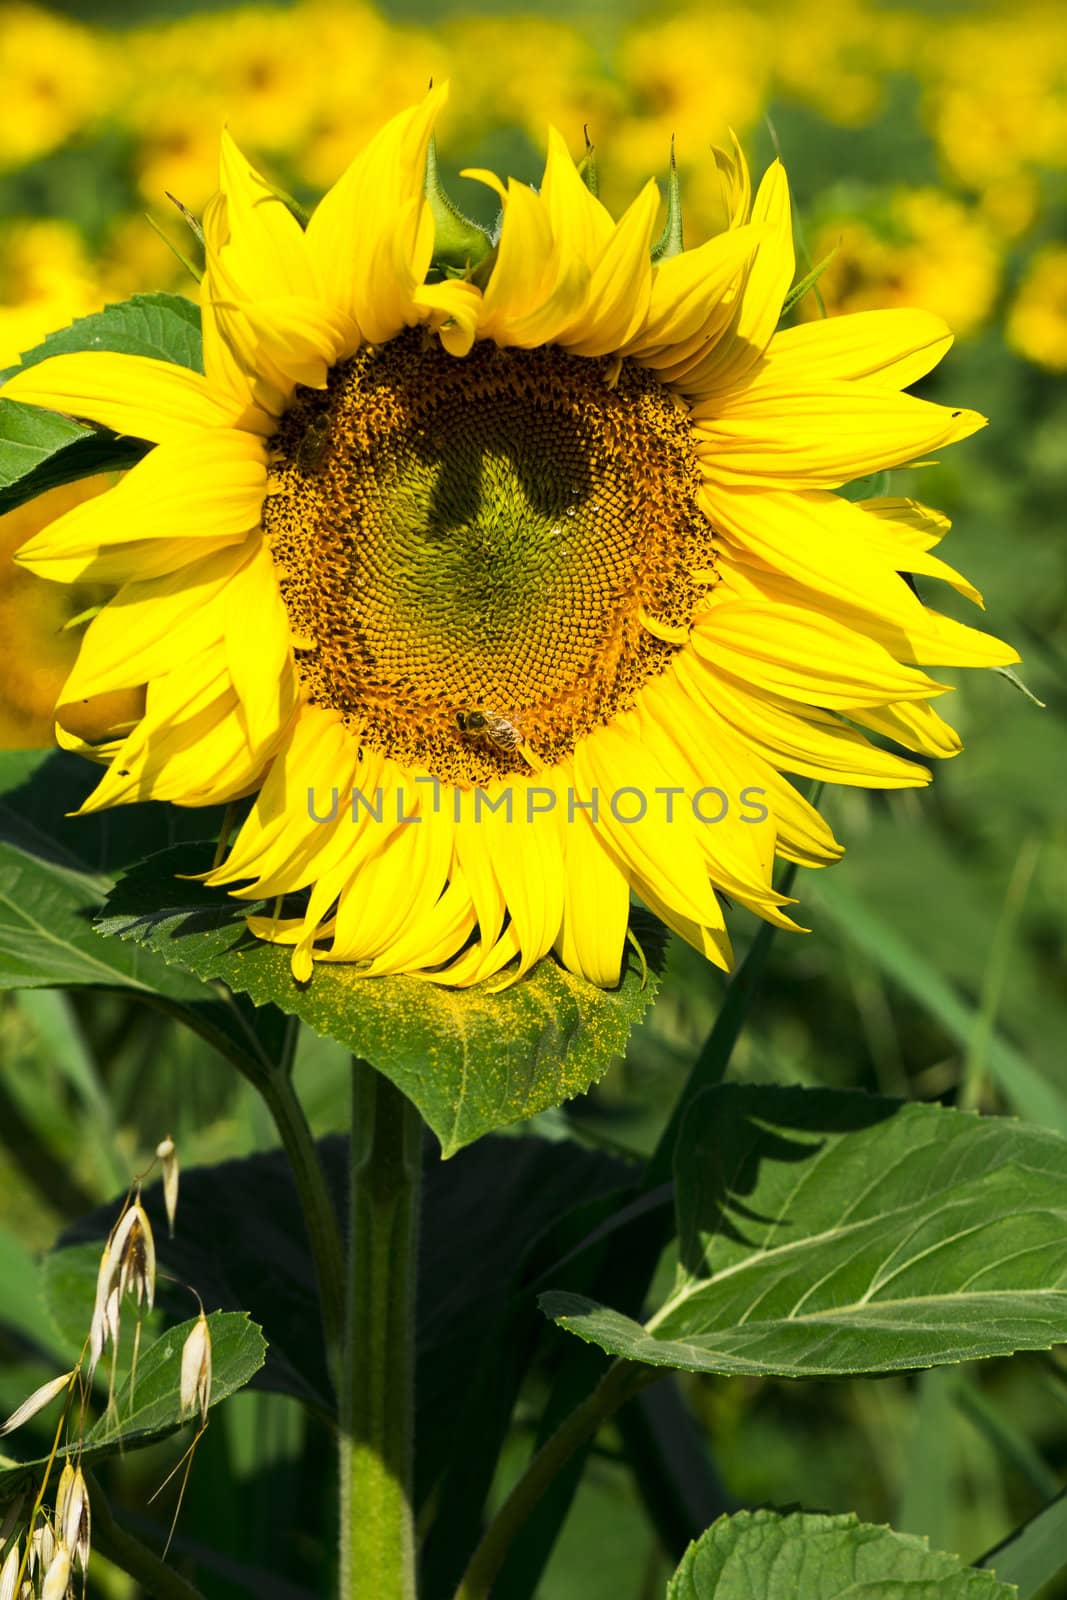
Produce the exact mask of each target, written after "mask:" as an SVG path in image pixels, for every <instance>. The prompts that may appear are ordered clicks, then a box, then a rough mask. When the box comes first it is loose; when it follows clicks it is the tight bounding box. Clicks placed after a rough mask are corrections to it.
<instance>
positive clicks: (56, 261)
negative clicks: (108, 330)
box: [0, 218, 103, 367]
mask: <svg viewBox="0 0 1067 1600" xmlns="http://www.w3.org/2000/svg"><path fill="white" fill-rule="evenodd" d="M102 303H103V301H102V297H101V293H100V289H99V286H98V284H97V281H96V275H95V273H94V270H93V267H92V264H91V262H90V260H89V257H88V252H87V250H86V247H85V241H84V240H83V238H82V235H81V234H80V232H79V231H78V229H77V228H75V227H74V226H73V225H72V224H71V223H69V222H59V221H53V220H41V219H39V218H16V219H15V220H13V221H11V222H9V223H7V224H5V226H4V228H3V230H2V231H0V367H10V366H12V365H13V364H14V363H15V362H16V361H17V360H18V358H19V356H20V355H21V354H22V353H23V351H25V350H31V349H32V348H33V346H34V345H35V344H39V343H40V341H41V340H42V339H43V338H44V336H45V334H46V333H50V332H51V331H52V329H53V328H62V327H65V326H66V324H67V323H69V322H72V321H73V320H74V318H75V317H83V316H85V315H86V314H87V313H88V312H90V311H96V310H98V309H99V307H100V306H101V305H102Z"/></svg>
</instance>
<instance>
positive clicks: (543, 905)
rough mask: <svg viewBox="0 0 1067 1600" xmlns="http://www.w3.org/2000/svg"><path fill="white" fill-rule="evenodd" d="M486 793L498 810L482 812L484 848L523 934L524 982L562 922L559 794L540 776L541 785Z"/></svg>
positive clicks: (502, 785) (500, 786)
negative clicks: (543, 781)
mask: <svg viewBox="0 0 1067 1600" xmlns="http://www.w3.org/2000/svg"><path fill="white" fill-rule="evenodd" d="M539 790H540V791H542V793H541V794H540V795H539V794H538V793H537V792H536V791H539ZM485 792H486V798H487V800H488V802H489V804H490V805H493V806H495V807H496V809H493V810H490V809H489V808H488V806H487V807H486V808H485V809H484V811H483V815H482V819H481V823H480V826H481V830H482V834H483V848H484V849H485V850H487V851H488V853H489V855H490V857H491V859H492V862H493V871H494V873H495V875H496V879H497V882H498V883H499V884H500V889H501V893H502V894H503V896H504V900H505V901H506V903H507V907H508V910H509V912H510V913H511V920H512V923H513V924H514V926H515V930H516V933H517V935H518V940H519V948H520V951H521V953H522V960H521V962H520V964H519V970H518V973H517V974H516V975H515V976H516V977H521V975H522V974H523V973H524V972H526V971H528V970H529V968H530V967H532V966H533V964H534V962H535V961H539V960H540V959H541V957H542V956H543V955H546V954H547V952H548V951H549V950H551V948H552V946H553V944H554V943H555V941H556V936H557V934H558V933H559V929H560V924H561V922H562V919H563V894H564V872H563V844H562V838H561V822H560V817H559V808H558V806H557V805H556V801H555V795H554V791H553V790H552V789H551V786H549V785H546V784H543V783H542V782H541V777H540V775H538V778H537V780H536V781H527V780H525V779H522V778H515V779H507V780H506V781H504V782H497V781H494V782H493V783H491V784H489V785H487V787H486V791H485ZM509 795H510V797H511V803H510V805H508V803H507V800H508V796H509Z"/></svg>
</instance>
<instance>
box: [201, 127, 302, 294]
mask: <svg viewBox="0 0 1067 1600" xmlns="http://www.w3.org/2000/svg"><path fill="white" fill-rule="evenodd" d="M219 188H220V190H221V191H222V193H223V195H224V196H225V198H226V238H225V243H224V244H222V245H221V246H220V250H221V251H222V252H224V253H225V257H226V270H227V272H228V274H229V276H230V277H231V278H232V279H233V280H234V281H236V283H237V284H239V286H240V289H241V292H242V294H243V295H245V296H247V297H248V298H250V299H254V300H272V299H275V298H280V297H296V298H299V297H304V298H308V297H311V298H317V297H318V293H319V290H318V283H317V279H316V275H315V270H314V267H313V264H312V258H311V255H310V253H309V251H308V249H307V245H306V242H305V239H304V230H303V229H302V228H301V226H300V224H299V222H298V221H297V220H296V218H295V217H294V216H293V214H292V212H291V211H290V210H289V208H288V206H287V205H286V204H285V203H284V201H282V200H279V199H278V197H277V196H276V195H275V194H273V193H272V191H271V188H270V185H269V184H268V183H267V182H266V180H265V179H264V178H262V177H261V176H260V174H259V173H258V172H257V171H256V169H255V168H254V167H253V166H251V164H250V163H249V162H248V161H247V160H246V159H245V157H244V156H243V155H242V154H241V152H240V150H239V149H238V148H237V145H236V144H235V142H234V140H233V139H232V138H231V136H230V134H229V132H228V131H227V130H226V129H223V133H222V144H221V148H220V152H219Z"/></svg>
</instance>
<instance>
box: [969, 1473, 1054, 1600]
mask: <svg viewBox="0 0 1067 1600" xmlns="http://www.w3.org/2000/svg"><path fill="white" fill-rule="evenodd" d="M980 1565H981V1566H983V1567H989V1568H991V1569H992V1570H993V1571H994V1572H996V1573H997V1575H998V1576H999V1577H1001V1578H1003V1579H1004V1581H1005V1582H1006V1583H1014V1584H1017V1585H1018V1593H1019V1600H1036V1597H1037V1595H1038V1593H1039V1592H1040V1591H1041V1590H1043V1589H1044V1587H1045V1585H1046V1584H1047V1583H1049V1582H1050V1581H1051V1580H1052V1579H1053V1578H1056V1577H1058V1576H1059V1574H1060V1573H1061V1572H1064V1571H1067V1489H1065V1490H1064V1492H1063V1493H1062V1494H1060V1495H1057V1497H1056V1499H1055V1500H1053V1501H1052V1502H1051V1503H1050V1504H1049V1505H1047V1506H1046V1507H1045V1508H1044V1510H1043V1511H1039V1512H1038V1514H1037V1516H1036V1517H1031V1519H1030V1521H1029V1522H1025V1523H1024V1524H1023V1526H1022V1527H1021V1528H1016V1530H1015V1532H1014V1533H1012V1534H1010V1535H1009V1536H1008V1538H1007V1539H1005V1540H1004V1541H1003V1542H1002V1543H1001V1544H998V1545H997V1547H996V1549H995V1550H991V1551H990V1552H989V1554H988V1555H987V1556H983V1557H982V1560H981V1563H980Z"/></svg>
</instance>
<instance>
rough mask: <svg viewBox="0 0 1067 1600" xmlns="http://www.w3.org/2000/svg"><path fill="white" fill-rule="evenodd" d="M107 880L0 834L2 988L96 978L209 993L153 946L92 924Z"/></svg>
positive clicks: (191, 994)
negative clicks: (128, 941) (123, 939)
mask: <svg viewBox="0 0 1067 1600" xmlns="http://www.w3.org/2000/svg"><path fill="white" fill-rule="evenodd" d="M105 888H106V884H105V883H102V882H100V881H99V880H95V879H94V878H92V877H90V876H89V875H88V874H86V873H82V872H77V871H72V870H70V869H68V868H66V867H60V866H57V865H56V864H55V863H54V862H46V861H41V860H39V859H38V858H37V857H35V856H30V855H26V854H25V853H24V852H23V851H21V850H19V849H17V848H15V847H13V846H11V845H8V844H5V843H3V842H2V841H0V988H5V989H20V988H38V989H52V988H58V987H68V986H71V985H82V984H91V985H96V986H101V987H105V988H122V989H135V990H141V991H142V992H145V993H157V992H159V991H160V990H161V989H162V990H165V991H166V992H168V993H169V994H170V995H171V996H172V997H173V998H175V999H187V1000H198V999H201V998H203V997H204V987H203V985H202V984H197V983H194V982H193V981H192V980H191V979H189V978H185V979H184V981H181V982H178V983H176V982H175V978H176V976H180V975H176V974H174V973H172V972H170V971H169V970H168V969H167V967H166V964H165V963H164V962H162V961H161V960H160V958H159V957H158V956H155V955H153V953H152V952H151V951H149V950H138V949H136V948H130V947H128V946H124V945H118V946H116V944H115V943H114V941H113V940H108V939H104V938H102V937H101V935H100V934H99V933H97V932H96V930H95V929H94V927H93V925H92V916H93V913H94V911H95V910H96V909H97V908H98V907H99V906H101V905H102V904H103V901H104V891H105Z"/></svg>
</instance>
